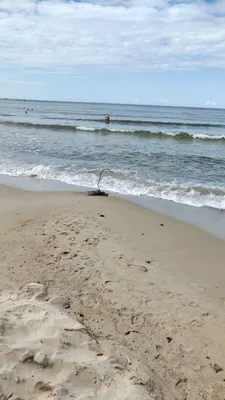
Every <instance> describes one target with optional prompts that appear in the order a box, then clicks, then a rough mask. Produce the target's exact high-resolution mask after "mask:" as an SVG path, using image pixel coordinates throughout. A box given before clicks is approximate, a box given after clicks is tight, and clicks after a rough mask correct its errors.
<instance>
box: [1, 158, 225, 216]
mask: <svg viewBox="0 0 225 400" xmlns="http://www.w3.org/2000/svg"><path fill="white" fill-rule="evenodd" d="M99 172H100V171H99V170H93V171H89V170H81V171H79V170H77V169H76V167H75V166H70V167H68V166H63V165H61V166H56V165H50V164H49V165H42V164H40V165H36V166H32V165H10V164H8V165H7V166H6V165H5V166H4V167H3V166H2V167H1V166H0V174H4V175H11V176H26V177H31V176H32V177H35V178H37V179H46V180H55V181H59V182H63V183H67V184H70V185H75V186H77V187H82V188H84V189H85V190H87V189H91V188H96V184H97V181H98V177H99ZM101 189H103V190H108V191H110V192H114V193H119V194H123V195H133V196H140V195H141V196H146V197H154V198H158V199H164V200H170V201H173V202H176V203H181V204H185V205H189V206H194V207H212V208H218V209H225V188H218V187H213V186H207V185H196V184H193V183H191V182H190V183H187V184H179V183H177V182H175V181H173V182H165V181H161V182H160V181H154V180H146V181H143V180H142V179H139V178H138V177H137V175H136V174H135V173H127V172H124V171H120V170H118V171H115V172H114V173H110V172H105V174H104V176H103V178H102V180H101Z"/></svg>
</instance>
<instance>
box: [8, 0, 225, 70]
mask: <svg viewBox="0 0 225 400" xmlns="http://www.w3.org/2000/svg"><path fill="white" fill-rule="evenodd" d="M224 26H225V2H224V1H222V0H219V1H217V2H216V3H214V4H205V3H204V2H203V1H196V2H192V3H191V2H189V1H186V2H185V1H184V2H183V3H180V4H175V5H173V6H169V5H168V1H166V0H122V1H120V0H108V1H107V0H97V1H94V0H93V1H92V2H91V1H88V0H85V1H83V2H82V3H76V2H74V1H66V0H42V1H37V0H1V1H0V65H1V66H19V67H21V66H22V67H42V68H49V69H52V68H53V67H54V68H67V69H69V70H70V69H71V68H74V67H76V66H82V65H84V66H85V65H88V66H89V65H98V66H99V65H101V66H111V67H120V68H123V67H126V68H132V69H136V70H137V69H138V70H151V69H162V70H165V69H191V68H205V67H210V68H225V29H224Z"/></svg>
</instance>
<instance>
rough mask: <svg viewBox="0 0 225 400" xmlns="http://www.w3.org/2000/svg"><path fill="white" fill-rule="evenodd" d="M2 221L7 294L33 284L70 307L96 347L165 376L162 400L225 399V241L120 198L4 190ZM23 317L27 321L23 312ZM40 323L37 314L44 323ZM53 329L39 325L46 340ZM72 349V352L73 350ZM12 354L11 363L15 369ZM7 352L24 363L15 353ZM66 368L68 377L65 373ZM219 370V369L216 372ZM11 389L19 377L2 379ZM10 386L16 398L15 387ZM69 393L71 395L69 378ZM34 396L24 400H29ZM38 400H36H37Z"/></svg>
mask: <svg viewBox="0 0 225 400" xmlns="http://www.w3.org/2000/svg"><path fill="white" fill-rule="evenodd" d="M0 218H1V235H0V242H1V253H0V270H1V274H0V287H1V289H2V293H4V291H6V290H9V289H10V290H13V291H18V290H19V289H20V288H22V287H24V286H25V285H27V284H30V283H32V282H36V283H39V284H40V285H43V286H44V287H46V288H47V291H48V298H53V299H54V298H55V299H58V300H57V301H56V302H55V304H56V305H57V307H58V304H61V306H63V305H64V304H66V306H65V307H64V306H63V309H64V312H65V313H67V314H68V315H69V316H70V317H71V318H75V319H77V320H78V321H79V322H80V323H82V324H83V325H84V326H85V327H86V329H87V331H88V332H91V333H92V334H93V335H94V337H95V338H97V340H98V341H100V340H101V341H107V343H108V346H110V348H114V349H116V348H118V349H119V348H120V346H123V349H125V350H124V351H125V353H126V352H127V353H126V354H130V352H134V353H135V354H136V357H137V359H138V360H140V361H141V362H142V363H144V364H145V365H147V366H148V368H150V369H151V370H152V371H153V372H154V374H155V375H153V378H151V379H153V382H154V376H157V377H159V381H160V385H159V386H160V391H162V396H161V397H159V395H158V398H159V399H166V400H168V399H171V400H172V399H176V400H193V399H194V400H195V399H198V398H204V399H205V400H221V399H222V398H223V397H224V395H225V385H224V380H225V364H224V359H225V347H224V328H223V327H224V325H225V317H224V305H225V297H224V287H225V272H224V259H225V246H224V242H223V241H222V240H220V239H217V238H215V237H213V236H212V235H210V234H208V233H206V232H204V231H201V230H200V229H198V228H196V227H194V226H192V225H190V224H187V223H184V222H181V221H178V220H174V219H173V218H170V217H168V216H166V215H162V214H159V213H156V212H154V211H151V210H148V209H145V208H143V207H141V206H138V205H135V204H132V203H129V202H125V201H124V200H122V199H120V198H116V197H111V196H110V197H108V198H97V197H88V196H85V195H83V194H77V193H74V192H31V191H24V190H21V189H15V188H10V187H6V186H1V196H0ZM13 298H14V299H15V296H14V297H13ZM19 299H20V297H19ZM60 299H62V300H60ZM15 301H16V300H15ZM2 304H3V303H2ZM45 304H46V303H45ZM68 304H69V305H68ZM34 310H35V309H34ZM2 315H3V316H4V318H5V314H2ZM13 315H14V314H13ZM24 316H26V318H28V317H29V310H28V311H27V309H26V308H24ZM38 316H39V317H40V311H38V312H37V315H36V317H35V318H37V322H36V324H37V325H38V318H39V317H38ZM7 318H8V319H7V321H8V324H9V323H11V322H10V321H15V320H17V319H16V318H14V319H12V320H11V318H12V313H11V312H9V314H8V316H7ZM24 318H25V317H24ZM29 321H30V320H29ZM29 321H28V322H29ZM0 322H1V321H0ZM3 323H4V319H3ZM24 323H25V322H24ZM29 324H30V322H29ZM8 326H9V325H7V326H6V328H7V329H6V332H8V331H7V330H8ZM29 326H30V325H29ZM29 329H30V328H29ZM35 329H37V328H35ZM46 329H47V327H46V322H44V320H43V321H42V320H41V323H40V327H39V328H38V332H41V334H42V335H45V334H46V332H47V331H46ZM48 329H49V328H48ZM50 332H51V330H50ZM9 335H11V333H10V331H9ZM23 335H24V327H23V330H22V331H21V332H20V336H19V339H18V337H17V342H18V345H17V346H21V349H22V350H23V351H24V346H25V343H26V341H25V339H24V336H23ZM9 337H11V338H13V336H9ZM41 337H42V336H41ZM48 341H49V339H48ZM45 342H46V339H44V343H45ZM20 343H22V344H20ZM112 343H114V344H113V345H112ZM71 346H72V347H70V348H69V349H70V350H69V353H71V352H74V351H75V349H74V348H73V345H71ZM2 350H3V351H5V350H4V348H3V349H2ZM22 350H21V351H22ZM17 351H19V350H17ZM51 351H53V352H54V343H53V349H51ZM69 353H68V354H69ZM7 354H8V353H7V352H6V353H4V357H5V360H6V364H7V362H9V363H10V359H9V361H8V355H7ZM10 354H11V356H10V357H17V353H16V352H14V350H13V353H10ZM73 354H75V353H73ZM132 354H133V353H132ZM128 364H129V363H128ZM60 365H61V367H60V368H62V370H60V371H61V373H62V374H63V373H65V370H66V368H67V367H68V366H67V367H66V366H65V365H64V364H63V363H62V364H60ZM133 365H134V364H133V361H132V367H133ZM214 365H218V366H219V367H220V368H221V370H220V371H219V373H217V372H216V371H215V368H214ZM19 366H20V361H18V368H19ZM30 368H33V364H32V363H31V364H29V363H28V364H27V372H26V371H25V372H24V370H23V372H24V373H25V374H27V375H29V374H30ZM38 368H39V369H37V371H40V367H38ZM64 368H65V370H64ZM129 368H131V367H129V365H127V366H126V371H127V369H128V370H129ZM3 370H4V368H3ZM7 371H8V370H5V372H4V371H3V372H4V373H5V375H4V376H6V375H7ZM35 371H36V370H35ZM44 371H45V373H46V374H47V375H46V377H48V376H49V377H52V376H53V375H52V370H51V367H50V366H49V367H47V368H45V370H44ZM123 371H124V370H121V376H124V374H125V372H123ZM141 371H143V370H141ZM136 372H137V370H136ZM111 373H112V372H110V374H111ZM38 374H39V372H38ZM38 374H37V376H38ZM48 374H50V375H48ZM34 375H35V374H34ZM103 375H104V374H103ZM144 376H145V379H146V372H145V374H144ZM147 376H148V379H149V375H147ZM49 379H50V378H49ZM51 379H52V378H51ZM86 379H87V382H90V381H89V378H88V377H86ZM105 379H106V377H104V378H103V381H102V383H101V382H100V381H98V380H97V383H96V384H99V385H102V384H103V382H105ZM106 381H107V380H106ZM4 382H7V383H8V385H11V384H12V383H13V378H12V376H11V375H10V376H8V375H7V380H6V378H4V377H2V376H1V375H0V386H1V385H5V383H4ZM76 382H79V377H78V378H76ZM139 382H142V384H144V383H143V382H148V380H144V378H143V380H141V381H140V380H139ZM92 383H93V382H92ZM13 384H14V385H15V391H16V390H18V384H16V383H15V382H14V383H13ZM36 384H37V383H35V385H36ZM54 384H55V383H54ZM76 384H78V383H76ZM88 384H89V383H88ZM30 385H31V386H30V387H31V388H32V389H30V390H31V392H32V393H37V389H35V388H36V386H35V385H34V382H33V381H32V382H31V383H30ZM62 385H63V387H66V388H67V390H70V389H69V383H68V382H67V380H65V381H64V382H63V383H62ZM146 385H147V383H146ZM34 386H35V387H34ZM146 387H147V386H146ZM20 388H21V386H20ZM20 390H21V389H20ZM33 390H34V392H33ZM35 390H36V391H35ZM18 393H19V392H18ZM200 393H201V394H200ZM28 396H29V395H28V394H26V393H25V397H24V396H23V397H24V399H25V400H30V398H29V397H28ZM115 396H116V395H114V398H116V397H115ZM163 396H164V397H163ZM59 398H60V397H59ZM131 398H132V397H131ZM150 398H152V397H149V399H150ZM156 398H157V397H156ZM32 399H39V397H38V395H37V394H35V395H33V397H32ZM147 399H148V397H146V400H147Z"/></svg>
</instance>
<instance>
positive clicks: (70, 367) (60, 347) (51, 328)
mask: <svg viewBox="0 0 225 400" xmlns="http://www.w3.org/2000/svg"><path fill="white" fill-rule="evenodd" d="M54 303H55V302H54ZM0 353H1V357H0V399H2V400H5V399H11V400H16V399H17V400H31V399H32V400H34V399H40V400H44V399H54V400H57V399H86V400H87V399H101V400H112V399H115V400H116V399H118V400H125V399H127V400H128V399H129V400H137V399H142V400H147V399H151V400H154V399H155V400H162V399H163V396H162V393H161V390H160V387H159V384H158V382H157V380H156V379H155V377H154V376H153V373H152V371H151V370H149V368H148V367H146V366H145V365H143V364H142V363H140V361H139V360H137V359H135V357H134V355H133V354H130V353H129V354H128V353H127V350H125V348H123V347H121V346H117V345H115V343H113V342H111V341H101V340H98V338H96V337H95V336H94V335H93V334H92V333H91V332H89V331H88V330H87V328H86V327H85V326H84V325H82V324H81V323H80V322H79V321H77V320H75V319H72V318H70V317H69V316H67V315H66V314H65V313H63V311H61V310H60V309H59V308H57V307H56V306H55V305H54V304H53V303H52V302H51V301H50V299H48V298H47V292H46V289H45V288H44V287H43V286H42V285H40V284H35V283H31V284H29V285H27V286H26V287H25V288H23V290H21V291H20V292H19V293H15V292H12V291H10V292H5V291H4V292H0Z"/></svg>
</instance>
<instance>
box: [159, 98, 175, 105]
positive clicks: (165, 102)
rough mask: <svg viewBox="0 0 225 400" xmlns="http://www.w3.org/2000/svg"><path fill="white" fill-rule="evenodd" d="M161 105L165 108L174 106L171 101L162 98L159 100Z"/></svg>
mask: <svg viewBox="0 0 225 400" xmlns="http://www.w3.org/2000/svg"><path fill="white" fill-rule="evenodd" d="M159 103H160V104H162V105H164V106H170V105H171V104H172V101H171V100H170V99H167V98H164V97H161V98H160V100H159Z"/></svg>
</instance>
